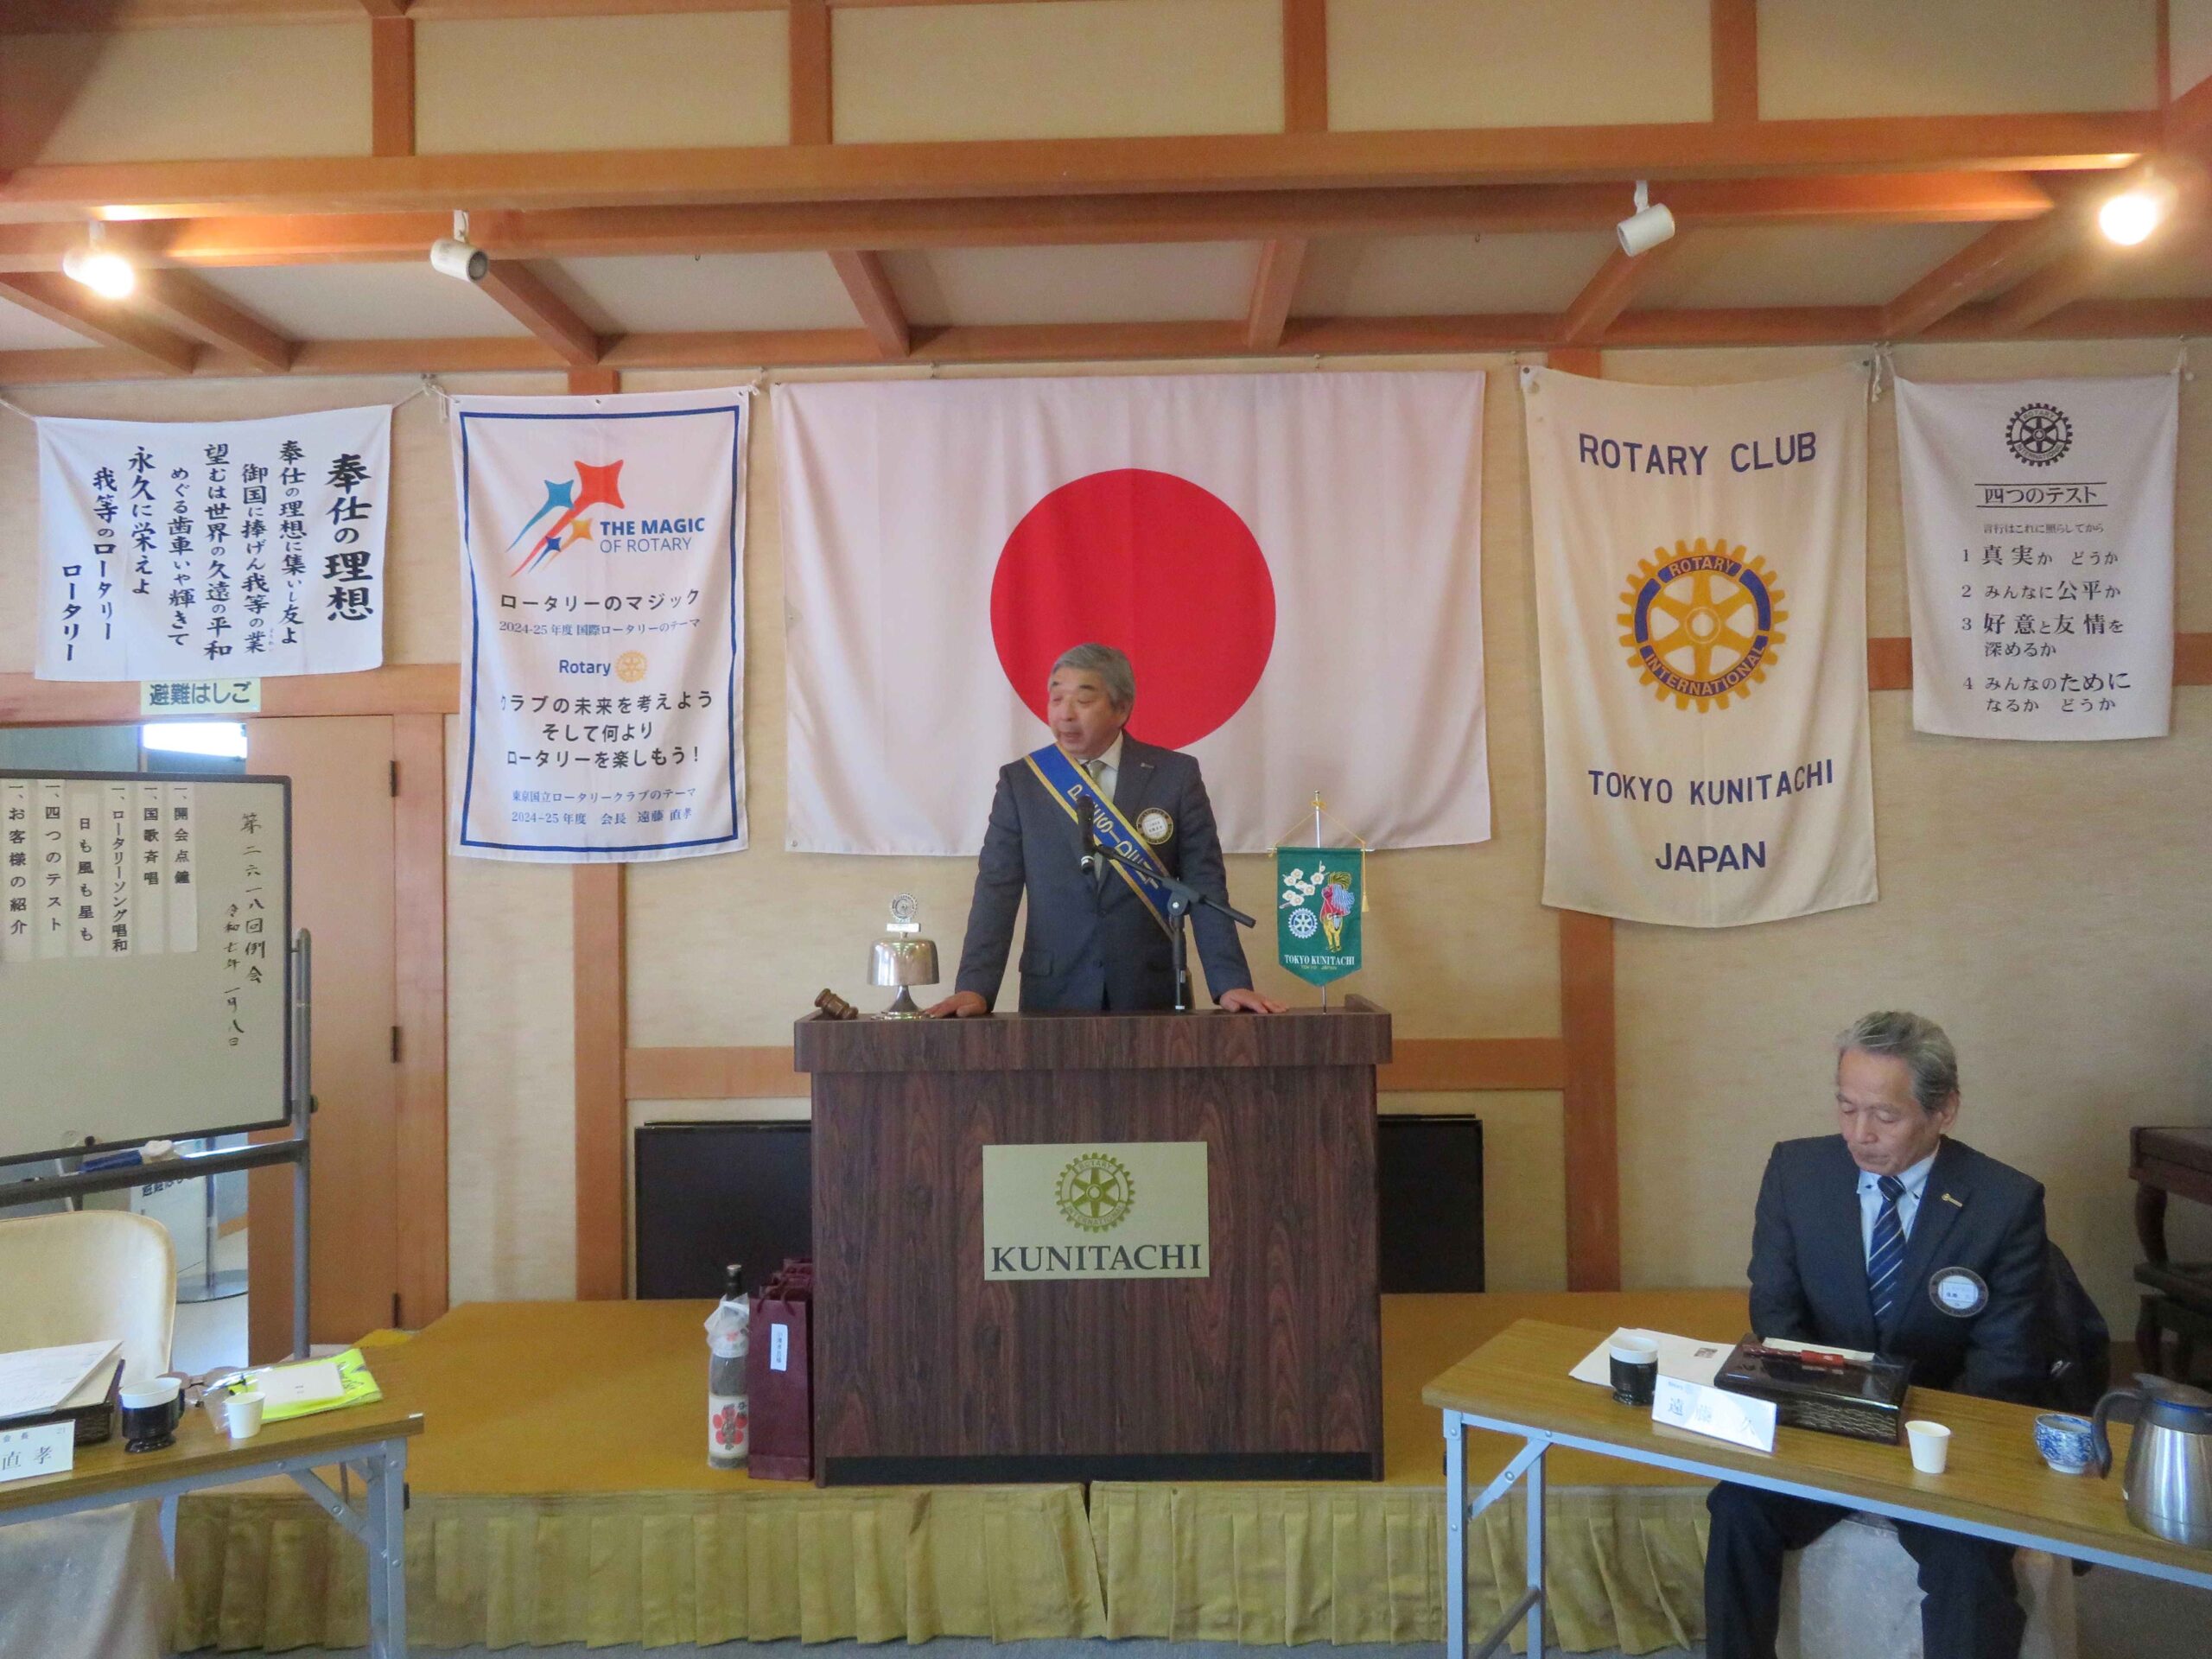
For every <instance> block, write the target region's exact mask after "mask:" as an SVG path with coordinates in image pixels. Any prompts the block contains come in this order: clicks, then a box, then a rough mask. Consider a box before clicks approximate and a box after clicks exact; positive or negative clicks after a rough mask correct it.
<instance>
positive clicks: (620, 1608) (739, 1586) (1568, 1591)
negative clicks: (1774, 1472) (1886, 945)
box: [178, 1291, 1745, 1652]
mask: <svg viewBox="0 0 2212 1659" xmlns="http://www.w3.org/2000/svg"><path fill="white" fill-rule="evenodd" d="M708 1306H709V1305H708V1304H706V1303H695V1302H689V1301H684V1302H575V1303H559V1302H530V1303H499V1304H474V1305H469V1306H462V1307H459V1308H456V1309H455V1310H454V1312H453V1313H449V1314H448V1315H447V1316H446V1317H445V1318H444V1319H440V1320H439V1321H438V1322H437V1323H436V1324H435V1325H432V1326H430V1327H429V1329H428V1330H426V1331H424V1332H421V1333H420V1334H419V1335H416V1336H415V1337H412V1338H402V1339H395V1340H392V1341H390V1342H388V1343H385V1342H378V1343H377V1344H375V1345H373V1346H372V1347H371V1349H370V1351H369V1357H370V1363H371V1366H372V1369H373V1370H374V1371H375V1373H376V1375H377V1376H378V1381H379V1382H380V1383H382V1385H383V1387H384V1389H385V1394H386V1395H387V1397H389V1398H391V1399H394V1400H397V1401H400V1402H404V1403H406V1404H408V1405H410V1406H412V1407H414V1408H416V1409H418V1410H420V1411H421V1412H422V1413H423V1417H424V1423H425V1432H424V1433H423V1436H422V1438H421V1439H420V1440H418V1441H417V1442H416V1446H415V1448H414V1451H413V1454H412V1457H411V1460H410V1467H409V1471H408V1474H409V1484H410V1491H411V1495H412V1499H413V1502H412V1507H411V1508H410V1514H409V1522H408V1551H409V1562H408V1567H409V1573H408V1578H409V1585H410V1590H409V1598H410V1625H411V1630H410V1635H411V1637H412V1639H413V1640H414V1642H415V1643H416V1644H418V1645H420V1646H423V1647H425V1648H435V1647H454V1646H462V1645H466V1644H469V1643H486V1644H487V1645H490V1646H493V1647H495V1648H496V1647H499V1646H502V1645H509V1644H518V1643H529V1644H550V1643H563V1642H588V1643H613V1642H636V1643H643V1644H645V1645H647V1646H659V1645H682V1644H687V1643H699V1644H702V1645H706V1644H709V1643H717V1642H723V1641H730V1640H734V1639H740V1638H746V1637H751V1638H754V1639H762V1638H780V1637H802V1638H804V1639H808V1640H831V1639H836V1638H840V1637H858V1638H860V1639H861V1640H867V1641H887V1640H893V1639H904V1640H907V1641H922V1640H926V1639H927V1638H929V1637H932V1636H938V1635H947V1636H976V1637H995V1638H998V1639H1001V1640H1013V1639H1017V1638H1023V1637H1078V1636H1116V1637H1119V1636H1146V1637H1166V1638H1173V1639H1179V1640H1205V1641H1240V1642H1248V1643H1270V1644H1274V1643H1283V1642H1286V1641H1290V1642H1301V1641H1314V1640H1319V1641H1334V1642H1338V1643H1351V1642H1361V1643H1368V1642H1434V1641H1437V1640H1439V1639H1440V1636H1441V1632H1442V1629H1443V1583H1442V1571H1441V1564H1442V1560H1443V1546H1442V1526H1443V1519H1444V1516H1443V1498H1442V1491H1443V1450H1444V1443H1443V1436H1442V1429H1441V1425H1440V1421H1439V1419H1438V1416H1437V1414H1436V1413H1435V1412H1433V1411H1431V1410H1429V1409H1428V1408H1426V1407H1424V1406H1423V1405H1422V1404H1421V1385H1422V1384H1423V1383H1426V1382H1427V1380H1428V1379H1429V1378H1430V1377H1432V1376H1435V1375H1436V1374H1437V1373H1438V1372H1440V1371H1441V1370H1444V1369H1445V1368H1446V1366H1448V1365H1450V1364H1451V1363H1452V1362H1453V1361H1455V1360H1457V1359H1459V1358H1460V1357H1462V1356H1464V1355H1465V1354H1466V1353H1468V1352H1469V1351H1471V1350H1473V1349H1474V1348H1477V1347H1478V1346H1480V1345H1481V1344H1483V1343H1484V1341H1486V1340H1487V1339H1488V1338H1490V1337H1491V1336H1492V1335H1494V1334H1495V1333H1496V1332H1498V1331H1499V1330H1502V1329H1503V1327H1504V1326H1505V1325H1509V1324H1510V1323H1511V1322H1512V1321H1513V1320H1515V1319H1523V1318H1534V1319H1549V1320H1552V1321H1554V1322H1555V1323H1560V1324H1566V1325H1579V1326H1582V1327H1585V1328H1587V1329H1589V1330H1590V1331H1592V1332H1593V1338H1592V1340H1593V1341H1594V1340H1595V1338H1596V1335H1599V1334H1602V1333H1603V1332H1605V1331H1607V1330H1610V1329H1611V1327H1612V1326H1613V1325H1617V1324H1621V1323H1627V1322H1635V1323H1640V1324H1644V1325H1656V1326H1659V1327H1661V1328H1664V1329H1668V1330H1672V1331H1676V1332H1681V1333H1683V1334H1687V1335H1694V1336H1700V1337H1708V1338H1724V1339H1727V1340H1730V1341H1732V1340H1734V1339H1735V1338H1737V1337H1738V1336H1740V1335H1742V1334H1743V1332H1744V1329H1745V1325H1744V1320H1745V1299H1744V1295H1743V1293H1741V1292H1739V1291H1733V1292H1732V1291H1673V1292H1670V1291H1652V1292H1629V1293H1619V1294H1497V1295H1482V1296H1402V1297H1385V1298H1384V1299H1383V1368H1384V1398H1383V1415H1384V1431H1385V1443H1386V1471H1385V1477H1384V1478H1383V1480H1382V1481H1380V1482H1331V1483H1315V1484H1298V1483H1274V1484H1260V1483H1203V1484H1167V1483H1141V1482H1098V1483H1096V1484H1093V1485H1091V1486H1090V1488H1089V1489H1088V1490H1087V1491H1086V1489H1084V1487H1082V1486H1078V1485H1074V1484H1039V1485H1020V1486H933V1487H872V1488H856V1487H845V1488H837V1489H834V1490H829V1491H820V1490H817V1489H816V1488H814V1487H811V1486H808V1485H804V1484H796V1483H788V1482H776V1481H755V1480H753V1479H751V1478H749V1477H748V1476H747V1475H744V1474H733V1473H727V1472H724V1471H717V1470H713V1469H710V1468H709V1467H708V1466H707V1462H706V1451H705V1434H704V1421H703V1413H702V1407H703V1404H704V1399H703V1395H704V1386H705V1370H706V1368H705V1342H704V1336H703V1332H702V1328H701V1327H702V1321H703V1320H704V1319H705V1317H706V1313H707V1309H708ZM1508 1455H1510V1443H1509V1442H1508V1441H1506V1440H1503V1439H1501V1438H1499V1437H1496V1436H1478V1437H1475V1438H1473V1439H1471V1440H1470V1441H1469V1446H1468V1459H1469V1471H1470V1474H1471V1476H1475V1477H1477V1478H1484V1479H1486V1478H1488V1475H1489V1474H1490V1473H1491V1472H1494V1471H1496V1470H1497V1468H1499V1467H1502V1466H1503V1463H1504V1461H1505V1459H1506V1458H1507V1457H1508ZM1550 1472H1551V1486H1552V1490H1553V1491H1555V1492H1557V1493H1558V1495H1559V1497H1560V1502H1559V1503H1557V1504H1556V1505H1555V1506H1554V1508H1553V1510H1552V1512H1551V1522H1550V1526H1549V1527H1548V1535H1551V1536H1552V1550H1553V1554H1552V1556H1551V1561H1552V1569H1551V1570H1552V1573H1553V1574H1554V1576H1555V1577H1557V1578H1558V1579H1560V1581H1561V1585H1560V1593H1559V1601H1558V1607H1559V1610H1560V1637H1561V1639H1562V1640H1563V1642H1564V1643H1565V1645H1567V1647H1568V1648H1570V1649H1586V1648H1595V1647H1610V1646H1616V1645H1618V1646H1620V1647H1623V1648H1624V1649H1626V1650H1628V1651H1630V1652H1636V1651H1643V1650H1646V1649H1649V1648H1652V1647H1657V1646H1663V1645H1667V1644H1669V1643H1671V1642H1675V1641H1681V1640H1684V1639H1688V1637H1692V1636H1693V1635H1694V1630H1695V1627H1696V1626H1697V1624H1698V1623H1699V1618H1698V1611H1697V1608H1698V1604H1699V1597H1700V1592H1699V1589H1698V1583H1699V1575H1700V1573H1701V1563H1702V1549H1703V1524H1702V1523H1703V1519H1704V1509H1703V1503H1702V1496H1703V1495H1702V1491H1701V1489H1700V1488H1699V1487H1697V1486H1695V1485H1694V1484H1688V1483H1685V1482H1683V1481H1682V1480H1681V1479H1680V1478H1677V1477H1672V1476H1669V1475H1666V1474H1665V1473H1663V1472H1662V1471H1651V1470H1645V1469H1641V1468H1638V1467H1637V1466H1635V1465H1628V1464H1623V1463H1617V1462H1613V1461H1611V1460H1607V1459H1598V1458H1594V1457H1589V1456H1586V1455H1582V1454H1577V1453H1572V1452H1558V1453H1555V1454H1554V1458H1553V1459H1552V1463H1551V1471H1550ZM1516 1513H1517V1511H1516V1510H1509V1509H1508V1506H1505V1505H1500V1506H1497V1508H1496V1509H1494V1510H1492V1511H1491V1515H1490V1516H1486V1517H1485V1518H1484V1523H1482V1524H1481V1525H1480V1531H1481V1533H1482V1536H1481V1537H1480V1538H1479V1539H1478V1547H1477V1548H1474V1549H1472V1550H1471V1552H1470V1554H1471V1556H1472V1557H1473V1558H1474V1560H1473V1563H1472V1565H1471V1570H1470V1583H1471V1592H1472V1593H1473V1595H1474V1596H1475V1598H1476V1599H1475V1601H1474V1602H1473V1603H1472V1604H1471V1605H1473V1606H1475V1607H1476V1608H1478V1609H1479V1608H1480V1607H1481V1606H1482V1605H1484V1604H1485V1603H1486V1602H1487V1601H1488V1600H1489V1599H1491V1597H1490V1587H1491V1586H1492V1585H1493V1584H1495V1585H1499V1586H1512V1587H1513V1588H1514V1590H1515V1591H1516V1592H1517V1589H1518V1584H1517V1580H1518V1576H1519V1573H1520V1564H1519V1551H1518V1544H1517V1531H1516V1522H1515V1521H1514V1518H1513V1517H1514V1516H1515V1514H1516ZM178 1576H179V1580H180V1588H181V1602H182V1609H183V1618H182V1628H181V1631H180V1640H179V1646H180V1648H182V1649H192V1648H209V1647H213V1648H219V1649H237V1648H242V1647H257V1646H265V1647H267V1648H270V1649H282V1648H284V1647H288V1646H294V1645H299V1644H302V1643H324V1644H327V1645H332V1646H343V1645H352V1644H358V1643H359V1642H360V1641H361V1640H362V1639H363V1635H362V1632H363V1630H364V1628H365V1627H364V1625H363V1622H362V1621H363V1609H364V1597H363V1592H362V1578H361V1568H360V1561H359V1552H358V1550H357V1549H356V1548H354V1547H353V1545H352V1543H351V1542H350V1541H348V1540H346V1539H345V1537H344V1535H342V1534H340V1533H339V1532H338V1531H337V1530H336V1529H335V1528H334V1526H332V1525H331V1523H330V1522H328V1521H327V1519H326V1518H325V1517H324V1516H322V1515H321V1513H320V1511H318V1510H315V1509H314V1508H313V1507H312V1505H310V1504H309V1503H308V1502H307V1501H306V1500H305V1499H304V1498H303V1497H298V1496H296V1494H285V1493H279V1492H277V1491H273V1490H271V1491H261V1490H255V1489H245V1488H242V1489H238V1490H235V1491H223V1492H218V1493H212V1494H208V1495H207V1496H204V1497H194V1498H188V1499H186V1500H185V1502H184V1503H183V1505H182V1508H181V1513H180V1516H179V1527H178ZM1499 1599H1500V1600H1501V1601H1502V1600H1503V1599H1505V1598H1499Z"/></svg>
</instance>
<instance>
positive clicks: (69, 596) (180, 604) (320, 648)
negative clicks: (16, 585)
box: [37, 404, 391, 680]
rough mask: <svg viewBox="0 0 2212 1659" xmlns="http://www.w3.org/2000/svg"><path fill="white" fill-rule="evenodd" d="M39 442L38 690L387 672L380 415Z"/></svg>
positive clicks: (387, 435)
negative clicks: (66, 683) (51, 684)
mask: <svg viewBox="0 0 2212 1659" xmlns="http://www.w3.org/2000/svg"><path fill="white" fill-rule="evenodd" d="M38 435H39V575H40V584H39V617H38V662H37V674H38V677H40V678H41V679H48V680H133V679H136V680H151V679H168V678H192V679H199V678H221V677H263V676H267V675H276V674H328V673H343V672H349V671H355V670H359V669H368V668H375V667H377V666H378V664H381V663H382V662H383V661H384V622H383V616H384V592H383V590H384V547H385V518H386V510H387V505H388V503H389V500H390V496H391V410H390V409H389V408H388V407H385V406H384V405H382V404H378V405H376V406H373V407H371V408H365V409H340V410H325V411H321V412H317V413H313V414H304V415H285V416H275V417H273V418H270V419H267V420H257V421H225V422H219V423H208V422H175V423H148V422H124V421H79V420H60V419H43V420H41V421H40V422H39V423H38Z"/></svg>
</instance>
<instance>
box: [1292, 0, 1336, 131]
mask: <svg viewBox="0 0 2212 1659" xmlns="http://www.w3.org/2000/svg"><path fill="white" fill-rule="evenodd" d="M1282 130H1284V131H1285V132H1326V131H1327V130H1329V0H1282Z"/></svg>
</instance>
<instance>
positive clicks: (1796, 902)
mask: <svg viewBox="0 0 2212 1659" xmlns="http://www.w3.org/2000/svg"><path fill="white" fill-rule="evenodd" d="M1866 386H1867V381H1866V372H1865V371H1863V370H1859V369H1839V370H1833V371H1830V372H1826V373H1822V374H1817V375H1811V376H1807V377H1803V378H1797V379H1791V380H1772V381H1765V382H1761V383H1758V384H1755V385H1737V386H1659V385H1627V384H1624V383H1621V382H1618V381H1611V380H1591V379H1585V378H1580V377H1579V376H1576V375H1571V374H1562V373H1560V372H1557V371H1555V370H1550V369H1524V370H1522V389H1523V391H1524V393H1525V397H1524V404H1525V406H1526V410H1527V416H1528V425H1529V504H1530V507H1531V511H1532V515H1533V518H1534V523H1535V559H1536V619H1537V633H1538V639H1539V643H1540V645H1541V650H1542V657H1543V688H1544V776H1545V799H1546V810H1545V836H1544V902H1545V903H1546V904H1548V905H1555V906H1559V907H1560V908H1561V909H1564V910H1585V911H1592V912H1597V913H1598V914H1600V915H1605V916H1619V917H1624V918H1628V919H1630V920H1631V921H1639V922H1664V923H1672V924H1675V925H1680V926H1687V927H1732V926H1737V925H1741V924H1743V923H1746V922H1765V921H1772V920H1774V919H1776V918H1778V917H1783V916H1802V915H1804V914H1806V913H1808V912H1813V911H1820V910H1833V909H1835V908H1836V907H1838V906H1843V905H1863V904H1867V903H1871V902H1872V899H1874V896H1875V889H1874V794H1873V784H1872V767H1871V765H1870V762H1869V759H1868V747H1867V725H1866Z"/></svg>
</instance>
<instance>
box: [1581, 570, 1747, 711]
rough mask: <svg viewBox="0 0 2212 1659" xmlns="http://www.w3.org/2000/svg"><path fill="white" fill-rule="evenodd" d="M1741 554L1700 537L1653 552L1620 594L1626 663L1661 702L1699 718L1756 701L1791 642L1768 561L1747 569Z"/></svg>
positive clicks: (1622, 639)
mask: <svg viewBox="0 0 2212 1659" xmlns="http://www.w3.org/2000/svg"><path fill="white" fill-rule="evenodd" d="M1774 577H1775V573H1774V572H1773V571H1770V570H1769V569H1767V568H1766V562H1765V561H1764V559H1753V560H1751V562H1750V563H1745V561H1744V550H1743V549H1742V548H1741V547H1731V546H1729V544H1728V542H1727V539H1726V537H1721V538H1719V539H1717V540H1715V541H1713V543H1707V541H1706V540H1705V538H1704V537H1699V538H1698V539H1697V540H1696V541H1694V542H1676V543H1675V550H1674V553H1673V555H1672V556H1669V554H1668V552H1667V550H1666V549H1665V548H1663V547H1662V548H1655V549H1654V550H1653V556H1652V557H1651V558H1649V559H1643V560H1640V561H1638V563H1637V567H1636V572H1635V574H1634V575H1632V576H1631V577H1630V586H1629V588H1627V589H1626V590H1625V591H1624V592H1623V593H1622V594H1621V603H1622V604H1623V605H1624V606H1626V607H1628V608H1627V609H1626V610H1624V611H1623V612H1622V613H1620V618H1619V620H1620V625H1621V626H1622V627H1623V628H1624V630H1626V632H1624V633H1622V635H1621V637H1620V639H1621V644H1623V645H1626V646H1627V647H1629V652H1630V654H1629V658H1628V665H1629V666H1630V668H1633V669H1636V670H1637V671H1639V673H1640V675H1641V677H1642V678H1643V683H1644V684H1646V685H1649V686H1653V687H1656V690H1654V691H1653V692H1652V696H1655V697H1657V698H1658V699H1659V700H1660V701H1662V702H1664V701H1665V700H1666V699H1667V698H1668V697H1669V696H1671V697H1673V698H1674V700H1675V708H1677V709H1687V708H1688V707H1689V706H1690V704H1691V703H1692V702H1695V703H1696V704H1697V708H1698V712H1699V713H1700V714H1706V713H1708V712H1710V711H1711V710H1713V709H1726V707H1727V706H1728V700H1729V699H1730V698H1731V697H1735V698H1738V699H1739V700H1740V699H1742V698H1744V697H1748V696H1751V690H1752V688H1753V687H1754V686H1756V685H1758V683H1761V682H1763V681H1764V679H1765V678H1766V671H1767V670H1768V669H1769V668H1770V667H1771V666H1772V665H1773V664H1774V663H1775V662H1776V661H1777V660H1778V658H1779V654H1780V653H1779V652H1777V650H1776V647H1777V646H1778V645H1781V644H1782V642H1783V640H1784V639H1787V638H1788V636H1787V635H1786V634H1784V633H1783V632H1782V631H1781V628H1780V624H1782V623H1783V622H1786V621H1788V620H1789V612H1787V611H1785V610H1782V609H1780V608H1778V607H1779V606H1780V604H1781V602H1782V600H1783V596H1784V595H1783V591H1782V589H1781V588H1778V587H1777V586H1776V585H1775V580H1774Z"/></svg>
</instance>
